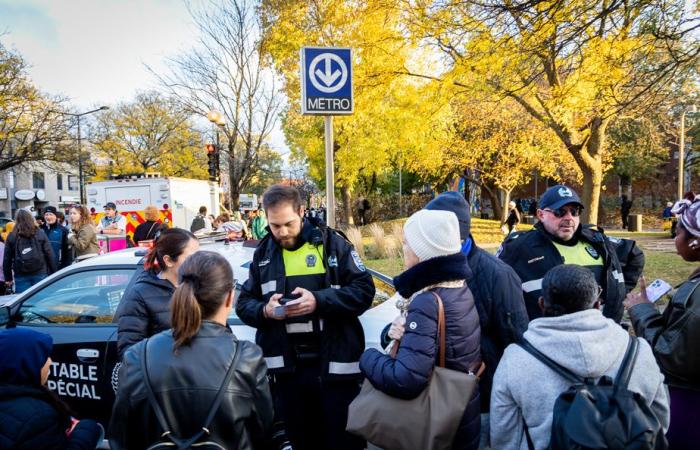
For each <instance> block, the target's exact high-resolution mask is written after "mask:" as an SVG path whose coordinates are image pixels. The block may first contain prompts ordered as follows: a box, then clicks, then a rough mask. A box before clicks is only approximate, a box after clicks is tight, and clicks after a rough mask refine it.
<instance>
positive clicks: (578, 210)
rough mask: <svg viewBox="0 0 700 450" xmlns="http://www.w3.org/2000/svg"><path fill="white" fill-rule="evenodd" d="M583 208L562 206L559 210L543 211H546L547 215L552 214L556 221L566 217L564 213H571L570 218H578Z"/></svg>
mask: <svg viewBox="0 0 700 450" xmlns="http://www.w3.org/2000/svg"><path fill="white" fill-rule="evenodd" d="M582 209H583V208H581V207H579V206H562V207H561V208H557V209H544V210H543V211H547V212H548V213H552V214H554V217H556V218H557V219H561V218H562V217H564V216H565V215H566V213H571V216H572V217H578V216H580V215H581V210H582Z"/></svg>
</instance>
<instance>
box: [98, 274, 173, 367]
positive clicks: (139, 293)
mask: <svg viewBox="0 0 700 450" xmlns="http://www.w3.org/2000/svg"><path fill="white" fill-rule="evenodd" d="M137 277H138V278H137V280H136V281H135V282H134V284H132V285H131V288H130V289H129V290H128V291H126V292H125V293H124V297H122V300H121V302H119V307H117V311H116V313H115V314H114V319H113V320H112V321H113V322H114V323H118V324H119V331H118V333H117V350H118V352H119V358H120V359H121V358H122V357H123V356H124V352H125V351H126V350H127V349H128V348H129V347H131V346H132V345H134V344H136V343H137V342H139V341H141V340H143V339H146V338H147V337H150V336H153V335H154V334H156V333H160V332H161V331H165V330H168V329H170V298H171V297H172V296H173V292H175V286H173V285H172V283H171V282H170V281H168V280H165V279H161V278H158V275H157V274H156V273H155V272H153V271H151V270H145V271H143V272H142V273H141V274H139V275H137Z"/></svg>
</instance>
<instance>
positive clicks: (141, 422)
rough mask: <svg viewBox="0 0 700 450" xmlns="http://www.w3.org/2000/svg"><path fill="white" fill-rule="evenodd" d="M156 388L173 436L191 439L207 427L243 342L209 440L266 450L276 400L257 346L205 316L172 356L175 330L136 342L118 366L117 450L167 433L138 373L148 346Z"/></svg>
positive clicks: (113, 429)
mask: <svg viewBox="0 0 700 450" xmlns="http://www.w3.org/2000/svg"><path fill="white" fill-rule="evenodd" d="M145 345H148V348H147V352H146V361H147V364H146V368H147V371H148V378H149V381H150V385H151V388H152V389H153V392H154V394H155V397H156V400H157V401H158V404H159V405H160V407H161V409H162V410H163V413H164V414H165V416H166V418H167V422H168V424H169V425H170V427H171V430H169V431H172V433H173V435H174V436H176V437H178V438H183V439H184V438H188V437H192V436H193V435H194V434H196V433H197V432H198V431H199V430H200V427H201V426H203V425H204V422H205V419H206V416H207V414H208V413H209V409H210V407H211V404H212V402H213V401H214V398H215V396H216V394H217V392H218V390H219V388H220V387H221V384H222V382H223V380H224V377H225V375H226V372H227V370H228V368H229V366H230V365H231V363H232V361H233V357H234V351H235V348H236V347H238V346H240V350H239V351H240V352H241V354H240V356H239V360H238V364H237V366H236V368H235V369H234V370H235V372H234V374H233V376H232V377H231V381H230V383H229V385H228V387H227V388H226V391H225V393H224V397H223V399H222V402H221V404H220V406H219V409H218V410H217V413H216V415H215V416H214V419H213V421H212V423H211V425H210V426H209V430H210V432H211V435H210V437H209V440H212V441H214V442H218V443H219V444H222V445H224V447H226V448H231V449H233V448H236V449H243V450H247V449H253V448H262V446H261V445H260V443H261V442H263V441H265V440H267V438H268V436H269V434H270V429H271V425H272V419H273V409H272V397H271V395H270V389H269V386H268V382H267V375H266V367H265V362H264V360H263V357H262V351H261V350H260V347H258V346H256V345H255V344H253V343H251V342H247V341H239V340H238V339H236V337H235V336H234V335H233V333H232V332H231V329H230V328H229V327H227V326H224V325H220V324H217V323H214V322H209V321H204V322H203V323H202V326H201V328H200V330H199V332H198V333H197V334H196V335H195V337H194V338H193V339H192V341H191V342H190V343H189V344H188V345H184V346H181V347H180V348H178V350H177V353H173V345H174V339H173V334H172V331H171V330H168V331H165V332H163V333H159V334H157V335H155V336H153V337H151V338H149V339H148V340H143V341H141V342H139V343H138V344H136V345H134V346H133V347H131V348H130V349H129V350H128V351H127V352H126V354H125V355H124V359H123V361H122V366H121V368H120V371H119V388H118V389H117V398H116V401H115V403H114V408H113V411H112V420H111V423H110V436H109V438H110V447H111V448H112V449H116V450H120V449H143V448H146V447H148V446H149V445H152V444H154V443H155V442H156V441H158V439H159V438H160V435H161V434H162V433H163V432H164V431H165V430H163V429H162V428H161V426H160V425H159V423H158V421H157V419H156V416H155V413H154V412H153V409H152V407H151V406H150V403H149V401H148V396H147V392H146V386H145V378H146V377H145V374H144V373H143V371H142V370H141V359H142V357H143V347H144V346H145Z"/></svg>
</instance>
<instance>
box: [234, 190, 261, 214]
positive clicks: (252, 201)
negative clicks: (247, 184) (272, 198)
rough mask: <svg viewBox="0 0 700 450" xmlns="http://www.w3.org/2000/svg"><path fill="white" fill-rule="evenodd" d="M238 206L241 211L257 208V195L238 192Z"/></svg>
mask: <svg viewBox="0 0 700 450" xmlns="http://www.w3.org/2000/svg"><path fill="white" fill-rule="evenodd" d="M238 205H239V208H240V209H241V210H243V211H250V210H253V209H258V195H257V194H240V195H239V196H238Z"/></svg>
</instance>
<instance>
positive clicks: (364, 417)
mask: <svg viewBox="0 0 700 450" xmlns="http://www.w3.org/2000/svg"><path fill="white" fill-rule="evenodd" d="M431 293H432V294H433V295H434V296H435V300H436V301H437V304H438V342H439V346H440V347H439V353H438V360H439V363H438V365H436V366H435V367H434V369H433V374H432V376H431V378H430V382H429V384H428V387H427V388H425V390H423V392H421V393H420V395H418V397H416V398H414V399H412V400H403V399H399V398H395V397H391V396H389V395H387V394H385V393H383V392H381V391H380V390H378V389H376V388H374V386H372V384H371V383H370V382H369V380H365V382H364V384H363V385H362V389H361V390H360V394H359V395H358V396H357V398H355V400H353V401H352V403H351V404H350V408H349V410H348V424H347V431H349V432H351V433H354V434H357V435H359V436H362V437H363V438H365V439H366V440H367V441H369V442H371V443H372V444H374V445H376V446H378V447H381V448H384V449H391V450H415V449H421V450H447V449H451V448H452V441H453V440H454V437H455V434H456V433H457V428H458V427H459V424H460V422H461V420H462V416H463V415H464V411H465V409H466V408H467V404H468V403H469V400H470V399H471V398H472V394H473V393H474V390H475V389H477V384H478V380H479V378H478V376H477V375H474V374H473V373H464V372H459V371H457V370H451V369H446V368H445V309H444V308H443V305H442V299H441V298H440V296H439V295H438V294H437V293H435V292H432V291H431ZM483 368H484V364H483V363H482V365H481V368H480V371H479V373H481V371H482V370H483Z"/></svg>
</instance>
